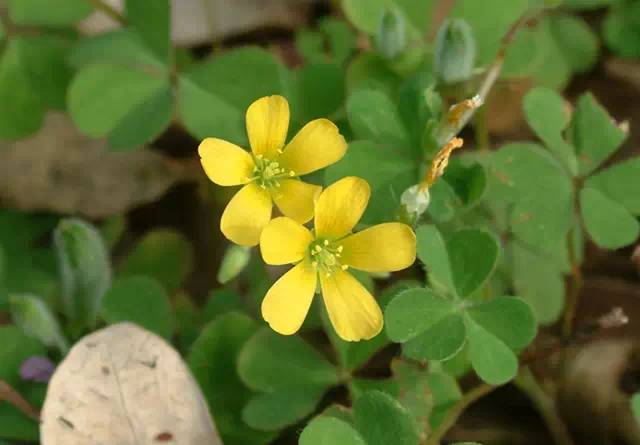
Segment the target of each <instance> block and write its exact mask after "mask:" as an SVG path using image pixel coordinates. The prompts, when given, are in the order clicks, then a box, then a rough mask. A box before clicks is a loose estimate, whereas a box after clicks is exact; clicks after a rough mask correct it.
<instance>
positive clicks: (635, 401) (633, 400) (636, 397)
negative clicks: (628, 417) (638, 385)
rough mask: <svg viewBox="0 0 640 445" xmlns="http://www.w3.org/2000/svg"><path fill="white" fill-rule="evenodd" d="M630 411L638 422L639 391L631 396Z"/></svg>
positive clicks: (639, 408) (639, 411)
mask: <svg viewBox="0 0 640 445" xmlns="http://www.w3.org/2000/svg"><path fill="white" fill-rule="evenodd" d="M631 411H632V412H633V415H634V416H635V418H636V420H637V421H638V422H640V393H636V394H634V395H633V397H631Z"/></svg>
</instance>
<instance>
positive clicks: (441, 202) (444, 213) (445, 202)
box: [427, 181, 462, 223]
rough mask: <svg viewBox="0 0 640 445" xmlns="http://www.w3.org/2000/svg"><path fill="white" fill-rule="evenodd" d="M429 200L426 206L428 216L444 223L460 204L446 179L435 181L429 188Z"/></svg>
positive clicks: (450, 217)
mask: <svg viewBox="0 0 640 445" xmlns="http://www.w3.org/2000/svg"><path fill="white" fill-rule="evenodd" d="M429 193H430V196H431V202H430V203H429V207H428V208H427V213H428V214H429V216H430V217H431V218H432V219H433V220H434V221H435V222H437V223H446V222H449V221H451V219H452V218H453V217H454V216H455V214H456V210H457V209H458V208H459V207H461V206H462V202H461V201H460V198H459V197H458V195H457V194H456V191H455V190H454V189H453V187H451V186H450V185H449V183H447V182H446V181H436V182H435V183H434V184H433V185H432V186H431V187H430V188H429Z"/></svg>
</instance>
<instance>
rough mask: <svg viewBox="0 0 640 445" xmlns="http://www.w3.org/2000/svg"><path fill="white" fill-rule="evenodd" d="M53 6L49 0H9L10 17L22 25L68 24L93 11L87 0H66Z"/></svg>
mask: <svg viewBox="0 0 640 445" xmlns="http://www.w3.org/2000/svg"><path fill="white" fill-rule="evenodd" d="M56 6H57V7H55V8H53V7H52V6H51V2H50V1H49V0H9V17H10V18H11V21H12V22H14V23H16V24H20V25H35V26H67V25H73V24H74V23H76V22H78V21H80V20H82V19H83V18H85V17H86V16H88V15H89V14H90V13H91V12H92V11H93V6H91V3H90V2H87V1H86V0H64V4H61V5H56Z"/></svg>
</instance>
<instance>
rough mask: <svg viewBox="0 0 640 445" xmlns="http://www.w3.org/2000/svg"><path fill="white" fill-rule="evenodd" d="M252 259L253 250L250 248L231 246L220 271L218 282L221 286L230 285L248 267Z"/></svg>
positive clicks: (225, 254)
mask: <svg viewBox="0 0 640 445" xmlns="http://www.w3.org/2000/svg"><path fill="white" fill-rule="evenodd" d="M250 258H251V250H250V249H249V248H248V247H243V246H237V245H235V244H233V245H231V246H229V248H228V249H227V251H226V252H225V253H224V257H223V258H222V264H220V269H219V270H218V281H219V282H220V283H221V284H225V283H228V282H229V281H231V280H233V279H234V278H235V277H237V276H238V275H239V274H240V272H242V271H243V270H244V268H245V267H247V264H249V259H250Z"/></svg>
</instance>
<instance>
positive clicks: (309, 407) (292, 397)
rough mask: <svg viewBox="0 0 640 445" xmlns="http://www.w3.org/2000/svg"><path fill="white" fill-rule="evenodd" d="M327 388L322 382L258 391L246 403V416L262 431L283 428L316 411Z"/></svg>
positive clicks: (249, 421) (250, 422)
mask: <svg viewBox="0 0 640 445" xmlns="http://www.w3.org/2000/svg"><path fill="white" fill-rule="evenodd" d="M324 391H325V388H324V387H322V386H308V387H300V388H286V389H280V390H278V391H276V392H273V393H263V394H260V395H257V396H255V397H254V398H252V399H251V400H250V401H249V403H248V404H247V405H246V406H245V408H244V410H243V411H242V419H243V420H244V421H245V423H246V424H247V425H249V426H250V427H251V428H255V429H257V430H260V431H277V430H280V429H282V428H285V427H287V426H289V425H293V424H295V423H297V422H298V421H300V420H302V419H304V418H305V417H307V416H309V415H310V414H311V413H313V411H314V410H315V408H316V405H318V402H320V399H321V398H322V396H323V394H324Z"/></svg>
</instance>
